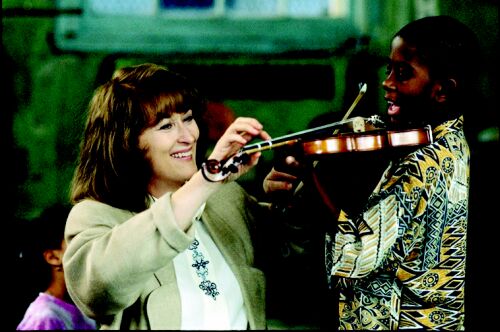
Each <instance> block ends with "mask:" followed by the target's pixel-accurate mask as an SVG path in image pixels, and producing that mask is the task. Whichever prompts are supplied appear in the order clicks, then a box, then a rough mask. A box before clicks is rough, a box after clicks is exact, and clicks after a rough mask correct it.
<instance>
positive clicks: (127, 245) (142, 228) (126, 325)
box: [63, 183, 266, 330]
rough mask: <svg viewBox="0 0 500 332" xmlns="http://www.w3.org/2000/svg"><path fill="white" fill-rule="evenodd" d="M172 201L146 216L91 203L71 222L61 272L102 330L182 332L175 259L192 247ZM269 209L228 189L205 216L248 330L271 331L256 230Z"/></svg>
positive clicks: (232, 185) (189, 233) (162, 200)
mask: <svg viewBox="0 0 500 332" xmlns="http://www.w3.org/2000/svg"><path fill="white" fill-rule="evenodd" d="M170 196H171V195H170V194H166V195H164V196H163V197H161V198H159V199H158V200H157V201H156V202H154V203H153V204H152V205H151V207H150V208H149V209H147V210H145V211H143V212H141V213H137V214H134V213H131V212H130V211H126V210H121V209H117V208H114V207H112V206H109V205H106V204H103V203H99V202H96V201H93V200H85V201H82V202H79V203H78V204H76V205H75V206H74V207H73V209H72V210H71V212H70V214H69V216H68V222H67V226H66V234H65V237H66V241H67V242H68V247H67V249H66V252H65V254H64V258H63V264H64V271H65V277H66V283H67V287H68V291H69V294H70V296H71V298H72V299H73V300H74V302H75V303H76V305H77V306H78V307H79V308H80V309H81V310H82V311H83V312H84V313H85V314H86V315H88V316H89V317H92V318H95V319H96V320H97V321H98V322H99V323H100V324H101V326H102V328H111V329H163V330H168V329H173V330H175V329H180V324H181V312H180V310H181V305H180V294H179V290H178V287H177V281H176V276H175V272H174V265H173V258H174V257H175V256H176V255H177V254H179V253H180V252H182V251H183V250H185V249H187V247H188V246H189V244H190V243H191V242H192V241H193V239H194V228H193V227H191V228H190V229H188V231H187V232H183V231H181V230H180V229H179V228H177V227H176V224H175V219H174V215H173V212H172V207H171V204H170ZM261 213H265V211H264V209H263V208H261V207H260V205H259V204H257V202H256V201H255V200H254V199H253V198H252V197H250V196H249V195H247V194H246V193H245V191H244V190H243V188H241V187H240V186H239V185H238V184H237V183H228V184H225V185H224V186H223V187H222V188H221V190H220V191H219V192H217V193H216V194H215V195H213V196H212V197H211V198H210V199H209V201H207V204H206V207H205V210H204V212H203V215H202V219H203V222H204V223H205V225H206V227H207V229H208V232H209V233H210V235H211V236H212V238H213V240H214V242H215V243H216V244H217V246H218V247H219V249H220V250H221V252H222V254H223V255H224V257H225V259H226V261H227V263H228V264H229V266H230V268H231V269H232V271H233V272H234V274H235V275H236V279H237V280H238V282H239V285H240V288H241V290H242V292H243V299H244V302H245V308H246V313H247V317H248V320H249V328H250V329H265V328H266V317H265V279H264V274H263V272H262V271H260V270H259V269H257V268H256V267H254V249H253V246H252V236H253V235H252V232H253V231H252V230H253V229H254V226H255V219H257V218H261V217H262V216H264V215H263V214H261Z"/></svg>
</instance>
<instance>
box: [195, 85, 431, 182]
mask: <svg viewBox="0 0 500 332" xmlns="http://www.w3.org/2000/svg"><path fill="white" fill-rule="evenodd" d="M365 92H366V84H364V85H362V87H361V89H360V92H359V94H358V96H357V98H356V100H355V101H354V102H353V104H352V105H351V107H350V108H349V110H348V111H347V112H346V114H345V115H344V118H343V119H342V120H341V121H337V122H334V123H330V124H326V125H323V126H319V127H315V128H312V129H307V130H303V131H299V132H297V133H292V134H288V135H284V136H281V137H277V138H274V139H270V140H267V141H262V142H258V143H253V144H248V145H245V146H243V147H242V148H241V149H240V150H239V151H238V152H237V153H236V154H235V155H234V156H233V157H231V158H229V159H227V160H224V161H221V162H219V161H217V160H207V161H206V162H205V163H204V165H202V166H203V167H205V168H206V171H207V172H208V173H210V174H212V175H216V177H217V180H216V181H221V180H223V179H224V178H226V177H227V176H229V174H230V173H236V172H237V171H238V166H239V165H241V164H245V163H246V162H248V158H249V155H250V154H252V153H256V152H260V151H265V150H270V149H274V148H278V147H282V146H295V147H299V148H300V149H299V150H301V151H302V153H303V155H304V156H318V155H324V154H335V153H347V152H365V151H376V150H382V149H387V148H397V147H405V146H406V147H412V146H419V145H426V144H431V143H432V142H433V139H432V129H431V126H430V125H427V126H424V127H422V128H410V129H404V130H387V129H385V124H384V122H383V121H382V120H381V119H380V117H379V116H377V115H373V116H371V117H368V118H363V117H354V118H351V119H348V117H349V115H350V113H351V112H352V110H353V109H354V107H355V106H356V104H357V103H358V102H359V100H360V99H361V97H362V96H363V95H364V94H365Z"/></svg>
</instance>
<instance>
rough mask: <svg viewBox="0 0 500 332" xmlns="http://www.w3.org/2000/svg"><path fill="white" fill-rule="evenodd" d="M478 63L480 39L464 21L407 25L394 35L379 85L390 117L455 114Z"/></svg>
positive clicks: (432, 118)
mask: <svg viewBox="0 0 500 332" xmlns="http://www.w3.org/2000/svg"><path fill="white" fill-rule="evenodd" d="M478 66H479V43H478V40H477V38H476V36H475V34H474V33H473V32H472V30H470V29H469V28H468V27H467V26H466V25H464V24H463V23H461V22H459V21H458V20H456V19H454V18H452V17H449V16H431V17H424V18H421V19H418V20H415V21H413V22H410V23H408V24H407V25H405V26H404V27H403V28H402V29H401V30H399V31H398V32H397V33H396V34H395V35H394V38H393V40H392V44H391V54H390V58H389V65H388V68H387V69H388V70H387V75H388V76H387V78H386V80H385V81H384V83H383V85H384V89H385V90H386V91H387V93H386V96H385V97H386V99H387V100H388V102H389V109H388V114H389V116H390V117H391V119H392V120H393V121H394V122H403V123H409V122H414V123H420V124H425V123H426V122H427V123H431V124H436V123H439V122H441V121H443V120H446V119H450V118H454V117H456V116H458V115H459V114H460V113H461V112H463V107H461V106H463V104H462V102H463V101H464V100H465V98H466V97H467V96H470V95H471V91H470V90H471V89H472V88H474V84H475V83H476V78H477V73H478Z"/></svg>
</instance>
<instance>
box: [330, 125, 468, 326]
mask: <svg viewBox="0 0 500 332" xmlns="http://www.w3.org/2000/svg"><path fill="white" fill-rule="evenodd" d="M433 137H434V142H433V143H432V144H430V145H427V146H425V147H422V148H420V149H418V150H416V151H414V152H412V153H411V154H409V155H407V156H405V157H404V158H402V159H400V160H399V162H397V163H396V162H391V164H390V166H389V167H388V169H387V170H386V171H385V173H384V176H383V177H382V179H381V181H380V182H379V185H378V186H377V189H376V190H375V191H374V192H373V193H372V195H371V196H370V198H369V201H368V204H367V205H366V206H365V208H364V212H363V213H362V215H360V216H357V217H355V218H351V219H349V218H348V216H347V215H346V214H344V213H342V214H341V218H340V220H339V222H338V230H337V233H336V234H327V236H326V247H325V250H326V268H327V271H329V273H330V282H333V280H335V282H336V283H337V285H336V286H337V287H339V292H340V300H339V324H340V326H339V329H341V330H387V329H391V330H395V329H405V328H408V329H409V328H411V329H445V330H463V329H464V327H463V322H464V283H465V249H466V227H467V207H468V197H469V167H470V154H469V147H468V145H467V142H466V139H465V136H464V132H463V119H462V118H459V119H455V120H451V121H447V122H445V123H443V124H442V125H440V126H438V127H436V128H434V130H433ZM331 276H334V277H335V278H331Z"/></svg>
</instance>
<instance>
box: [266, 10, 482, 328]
mask: <svg viewBox="0 0 500 332" xmlns="http://www.w3.org/2000/svg"><path fill="white" fill-rule="evenodd" d="M478 49H479V47H478V41H477V39H476V37H475V35H474V33H473V32H472V31H471V30H470V29H468V28H467V27H466V26H465V25H463V24H462V23H460V22H459V21H457V20H455V19H453V18H451V17H448V16H435V17H425V18H422V19H418V20H415V21H413V22H411V23H409V24H407V25H406V26H404V27H403V28H402V29H401V30H400V31H399V32H397V33H396V34H395V36H394V38H393V39H392V43H391V50H390V54H389V59H388V65H387V73H386V75H387V76H386V78H385V80H384V81H383V88H384V90H385V99H386V100H387V103H388V109H387V117H388V119H389V120H388V121H387V122H388V123H387V125H388V126H389V127H391V128H396V129H404V128H409V127H412V128H415V127H417V128H418V127H420V126H425V125H430V126H431V127H432V136H433V142H432V143H430V144H426V145H424V146H420V147H416V148H415V149H414V150H413V151H411V152H409V153H408V152H406V153H405V154H403V155H401V154H397V155H396V154H395V155H394V156H393V157H392V158H391V159H390V160H389V161H388V163H389V166H388V167H387V169H386V170H385V172H384V174H383V175H382V176H381V177H380V181H379V183H378V185H377V186H376V188H375V189H374V190H373V192H372V193H371V195H370V197H369V198H368V199H367V200H366V199H365V200H363V202H362V204H361V206H362V209H361V210H360V211H358V212H356V213H354V214H352V215H348V213H347V212H346V211H345V210H342V206H336V209H337V211H340V212H339V213H337V216H336V217H332V218H331V219H334V221H336V222H337V227H336V229H334V230H329V231H327V232H326V234H325V238H326V241H325V253H326V257H325V263H326V271H327V274H328V279H329V282H330V286H331V287H336V288H337V290H338V292H339V294H340V296H339V305H338V315H339V317H338V320H339V329H345V330H387V329H391V330H397V329H404V328H409V329H438V330H441V329H443V330H463V329H464V284H465V258H466V229H467V218H468V201H469V169H470V153H469V147H468V144H467V140H466V137H465V135H464V131H463V122H464V114H463V111H464V110H466V109H467V108H468V106H470V105H471V104H468V101H467V97H469V96H470V94H469V88H470V87H471V84H474V74H475V71H476V65H477V63H478V62H477V61H478V60H477V53H478ZM288 163H289V164H290V165H291V166H293V165H294V164H295V163H296V161H295V160H294V158H288ZM369 167H370V166H369V165H367V168H369ZM296 180H297V177H296V176H294V175H290V174H286V173H283V172H278V171H276V170H274V169H273V170H272V171H271V172H270V173H269V174H268V176H267V177H266V179H265V180H264V189H265V191H266V192H268V193H271V192H279V191H283V190H290V189H291V188H292V183H293V182H294V181H296ZM336 190H342V188H336ZM333 203H335V202H333ZM310 208H311V209H312V210H314V207H310ZM332 310H333V309H332Z"/></svg>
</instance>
